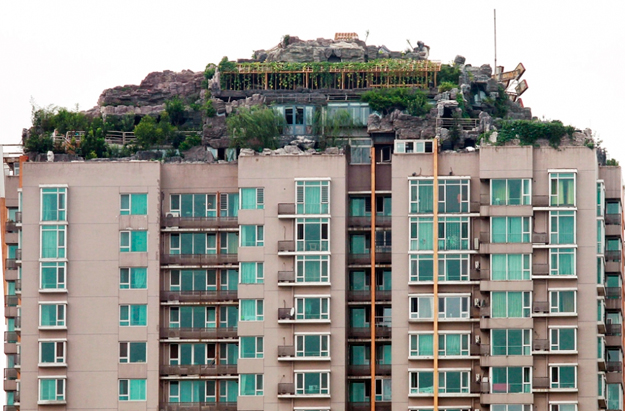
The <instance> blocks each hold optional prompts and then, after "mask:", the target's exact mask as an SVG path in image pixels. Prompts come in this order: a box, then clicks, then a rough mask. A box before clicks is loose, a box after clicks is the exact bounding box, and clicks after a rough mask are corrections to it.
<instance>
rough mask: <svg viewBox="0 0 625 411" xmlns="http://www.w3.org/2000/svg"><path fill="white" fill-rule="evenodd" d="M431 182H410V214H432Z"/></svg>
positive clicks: (432, 187)
mask: <svg viewBox="0 0 625 411" xmlns="http://www.w3.org/2000/svg"><path fill="white" fill-rule="evenodd" d="M433 203H434V182H433V180H429V179H428V180H410V213H411V214H432V213H433V212H434V206H433Z"/></svg>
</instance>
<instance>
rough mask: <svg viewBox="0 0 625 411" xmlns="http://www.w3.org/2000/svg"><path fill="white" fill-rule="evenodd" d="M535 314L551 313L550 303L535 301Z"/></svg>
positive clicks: (533, 310) (533, 308) (533, 307)
mask: <svg viewBox="0 0 625 411" xmlns="http://www.w3.org/2000/svg"><path fill="white" fill-rule="evenodd" d="M532 312H533V313H549V301H534V304H533V306H532Z"/></svg>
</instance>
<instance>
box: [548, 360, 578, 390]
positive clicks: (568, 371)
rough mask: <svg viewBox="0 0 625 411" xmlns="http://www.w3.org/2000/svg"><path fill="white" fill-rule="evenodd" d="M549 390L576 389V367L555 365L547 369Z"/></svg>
mask: <svg viewBox="0 0 625 411" xmlns="http://www.w3.org/2000/svg"><path fill="white" fill-rule="evenodd" d="M549 382H550V383H551V388H555V389H571V388H577V365H557V366H550V367H549Z"/></svg>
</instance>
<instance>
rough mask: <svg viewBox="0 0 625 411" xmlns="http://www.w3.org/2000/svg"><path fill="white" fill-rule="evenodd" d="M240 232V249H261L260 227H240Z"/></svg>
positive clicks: (261, 228)
mask: <svg viewBox="0 0 625 411" xmlns="http://www.w3.org/2000/svg"><path fill="white" fill-rule="evenodd" d="M240 231H241V247H262V246H263V245H264V242H263V234H264V233H263V226H262V225H242V226H241V230H240Z"/></svg>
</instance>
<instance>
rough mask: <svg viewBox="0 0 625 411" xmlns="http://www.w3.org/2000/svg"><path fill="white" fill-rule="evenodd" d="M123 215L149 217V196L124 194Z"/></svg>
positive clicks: (121, 212) (121, 210) (122, 199)
mask: <svg viewBox="0 0 625 411" xmlns="http://www.w3.org/2000/svg"><path fill="white" fill-rule="evenodd" d="M119 209H120V214H121V215H147V214H148V195H147V194H122V195H121V205H120V208H119Z"/></svg>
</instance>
